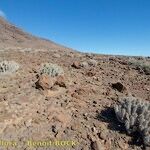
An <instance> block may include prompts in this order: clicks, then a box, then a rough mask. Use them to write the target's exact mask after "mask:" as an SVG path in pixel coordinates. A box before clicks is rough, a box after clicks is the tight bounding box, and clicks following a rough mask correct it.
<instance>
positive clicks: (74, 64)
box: [71, 61, 81, 69]
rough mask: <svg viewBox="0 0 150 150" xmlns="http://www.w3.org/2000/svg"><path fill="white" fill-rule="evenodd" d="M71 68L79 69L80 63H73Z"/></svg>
mask: <svg viewBox="0 0 150 150" xmlns="http://www.w3.org/2000/svg"><path fill="white" fill-rule="evenodd" d="M71 66H72V67H74V68H76V69H80V68H81V66H80V63H79V62H78V61H75V62H73V64H72V65H71Z"/></svg>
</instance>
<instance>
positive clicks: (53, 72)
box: [40, 63, 64, 77]
mask: <svg viewBox="0 0 150 150" xmlns="http://www.w3.org/2000/svg"><path fill="white" fill-rule="evenodd" d="M40 74H47V75H49V76H51V77H55V76H58V75H63V74H64V70H63V69H62V68H61V67H60V66H58V65H57V64H52V63H45V64H42V66H41V69H40Z"/></svg>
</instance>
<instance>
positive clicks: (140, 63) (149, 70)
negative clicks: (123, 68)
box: [129, 58, 150, 75]
mask: <svg viewBox="0 0 150 150" xmlns="http://www.w3.org/2000/svg"><path fill="white" fill-rule="evenodd" d="M129 65H131V66H133V67H135V69H137V70H139V71H143V72H145V74H146V75H150V62H148V61H146V60H136V59H134V58H132V59H130V60H129Z"/></svg>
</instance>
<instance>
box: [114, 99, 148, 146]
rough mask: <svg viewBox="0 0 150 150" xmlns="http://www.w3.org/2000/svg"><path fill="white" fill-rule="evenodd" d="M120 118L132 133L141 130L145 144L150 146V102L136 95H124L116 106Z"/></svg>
mask: <svg viewBox="0 0 150 150" xmlns="http://www.w3.org/2000/svg"><path fill="white" fill-rule="evenodd" d="M114 109H115V113H116V116H117V118H118V120H119V121H120V122H122V123H124V124H125V128H126V131H127V132H128V133H129V134H131V133H134V132H139V133H140V134H141V136H142V138H143V142H144V145H145V146H150V103H149V102H146V101H142V100H140V99H137V98H134V97H124V98H122V99H120V103H119V104H118V105H115V107H114Z"/></svg>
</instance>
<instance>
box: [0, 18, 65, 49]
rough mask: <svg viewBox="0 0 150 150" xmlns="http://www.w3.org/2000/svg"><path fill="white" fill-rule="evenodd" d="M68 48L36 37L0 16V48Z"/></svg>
mask: <svg viewBox="0 0 150 150" xmlns="http://www.w3.org/2000/svg"><path fill="white" fill-rule="evenodd" d="M12 47H15V48H19V47H24V48H36V49H49V50H51V49H68V48H66V47H63V46H61V45H59V44H56V43H54V42H52V41H50V40H46V39H42V38H37V37H35V36H33V35H31V34H29V33H26V32H24V31H23V30H21V29H19V28H17V27H16V26H15V25H12V24H10V23H9V22H7V21H6V20H5V19H3V18H2V17H0V48H11V49H12Z"/></svg>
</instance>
